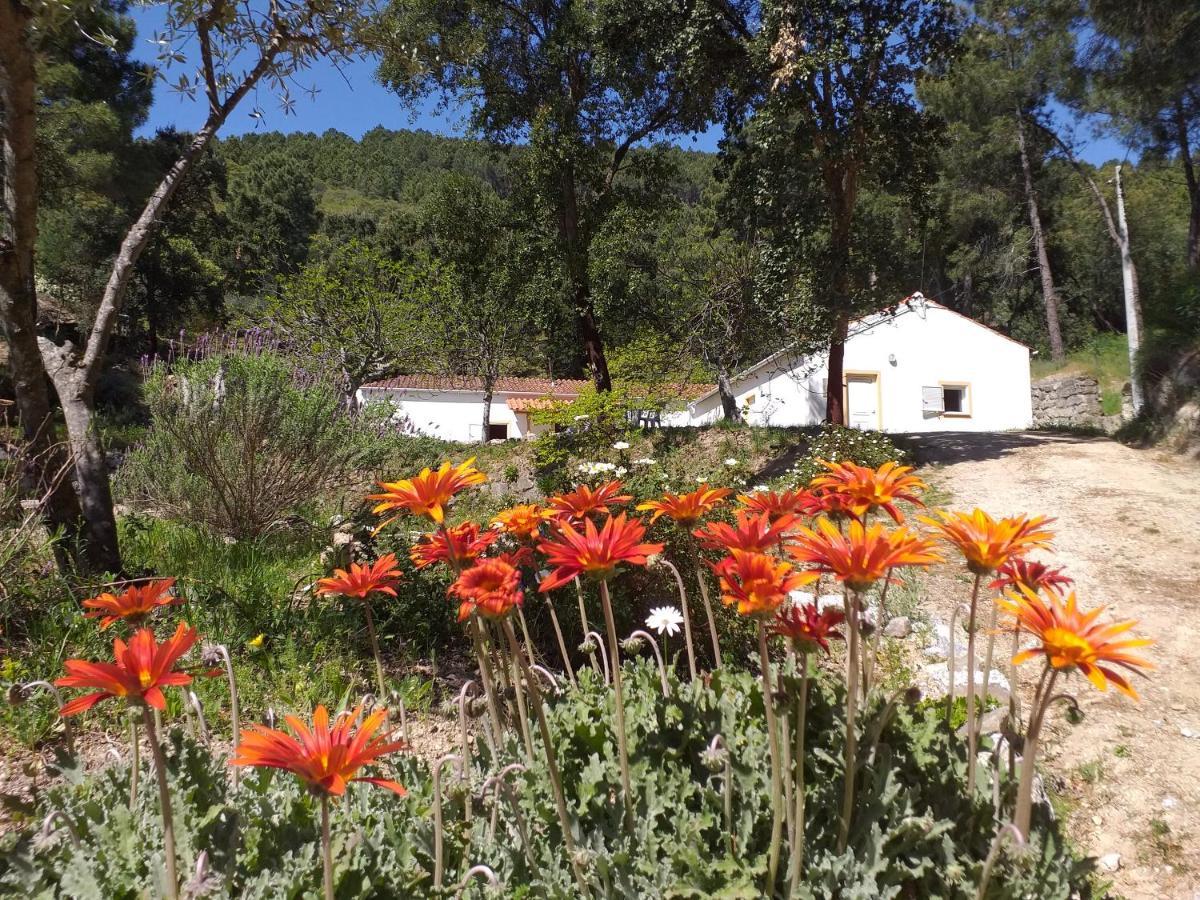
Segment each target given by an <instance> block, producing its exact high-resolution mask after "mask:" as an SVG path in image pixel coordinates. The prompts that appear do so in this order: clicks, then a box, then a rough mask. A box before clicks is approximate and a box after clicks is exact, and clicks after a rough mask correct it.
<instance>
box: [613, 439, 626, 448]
mask: <svg viewBox="0 0 1200 900" xmlns="http://www.w3.org/2000/svg"><path fill="white" fill-rule="evenodd" d="M613 449H614V450H628V449H629V443H628V442H627V441H617V442H616V443H615V444H613Z"/></svg>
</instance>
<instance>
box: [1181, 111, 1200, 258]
mask: <svg viewBox="0 0 1200 900" xmlns="http://www.w3.org/2000/svg"><path fill="white" fill-rule="evenodd" d="M1175 135H1176V138H1177V140H1178V142H1179V158H1180V159H1181V160H1182V161H1183V177H1184V181H1185V182H1186V183H1187V191H1188V236H1187V264H1188V269H1189V270H1191V271H1192V272H1198V271H1200V181H1198V180H1197V178H1196V161H1195V160H1194V159H1192V144H1191V140H1190V139H1189V138H1188V121H1187V116H1186V115H1185V114H1184V109H1183V101H1182V100H1176V101H1175Z"/></svg>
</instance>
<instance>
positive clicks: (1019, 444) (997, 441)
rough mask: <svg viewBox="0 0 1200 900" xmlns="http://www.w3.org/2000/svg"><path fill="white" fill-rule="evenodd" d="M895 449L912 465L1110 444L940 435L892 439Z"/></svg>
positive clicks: (1051, 436)
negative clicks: (1044, 447) (1030, 449)
mask: <svg viewBox="0 0 1200 900" xmlns="http://www.w3.org/2000/svg"><path fill="white" fill-rule="evenodd" d="M892 439H893V440H894V441H895V442H896V446H898V447H900V448H901V449H902V450H904V451H906V452H907V453H908V454H909V457H910V461H911V462H912V463H913V464H914V465H919V466H924V465H934V464H938V463H956V462H980V461H982V460H988V459H1000V458H1001V457H1003V456H1007V455H1008V454H1010V453H1013V452H1015V451H1017V450H1021V449H1024V448H1026V447H1037V446H1041V445H1062V444H1091V443H1096V442H1099V441H1109V440H1111V438H1108V437H1106V436H1103V435H1092V434H1076V433H1071V432H1061V431H1001V432H972V431H941V432H929V433H925V434H896V435H892Z"/></svg>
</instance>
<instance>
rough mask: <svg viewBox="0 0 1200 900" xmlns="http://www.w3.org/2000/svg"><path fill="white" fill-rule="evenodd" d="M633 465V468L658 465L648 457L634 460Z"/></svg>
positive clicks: (656, 461) (655, 460)
mask: <svg viewBox="0 0 1200 900" xmlns="http://www.w3.org/2000/svg"><path fill="white" fill-rule="evenodd" d="M633 464H634V465H635V466H656V465H658V460H657V459H651V458H650V457H649V456H643V457H642V458H641V459H635V460H634V461H633Z"/></svg>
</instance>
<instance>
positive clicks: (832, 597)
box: [817, 594, 845, 612]
mask: <svg viewBox="0 0 1200 900" xmlns="http://www.w3.org/2000/svg"><path fill="white" fill-rule="evenodd" d="M830 607H833V608H834V609H844V608H845V604H844V603H843V602H842V595H841V594H822V595H821V596H820V597H818V598H817V612H824V611H825V610H827V609H829V608H830Z"/></svg>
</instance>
